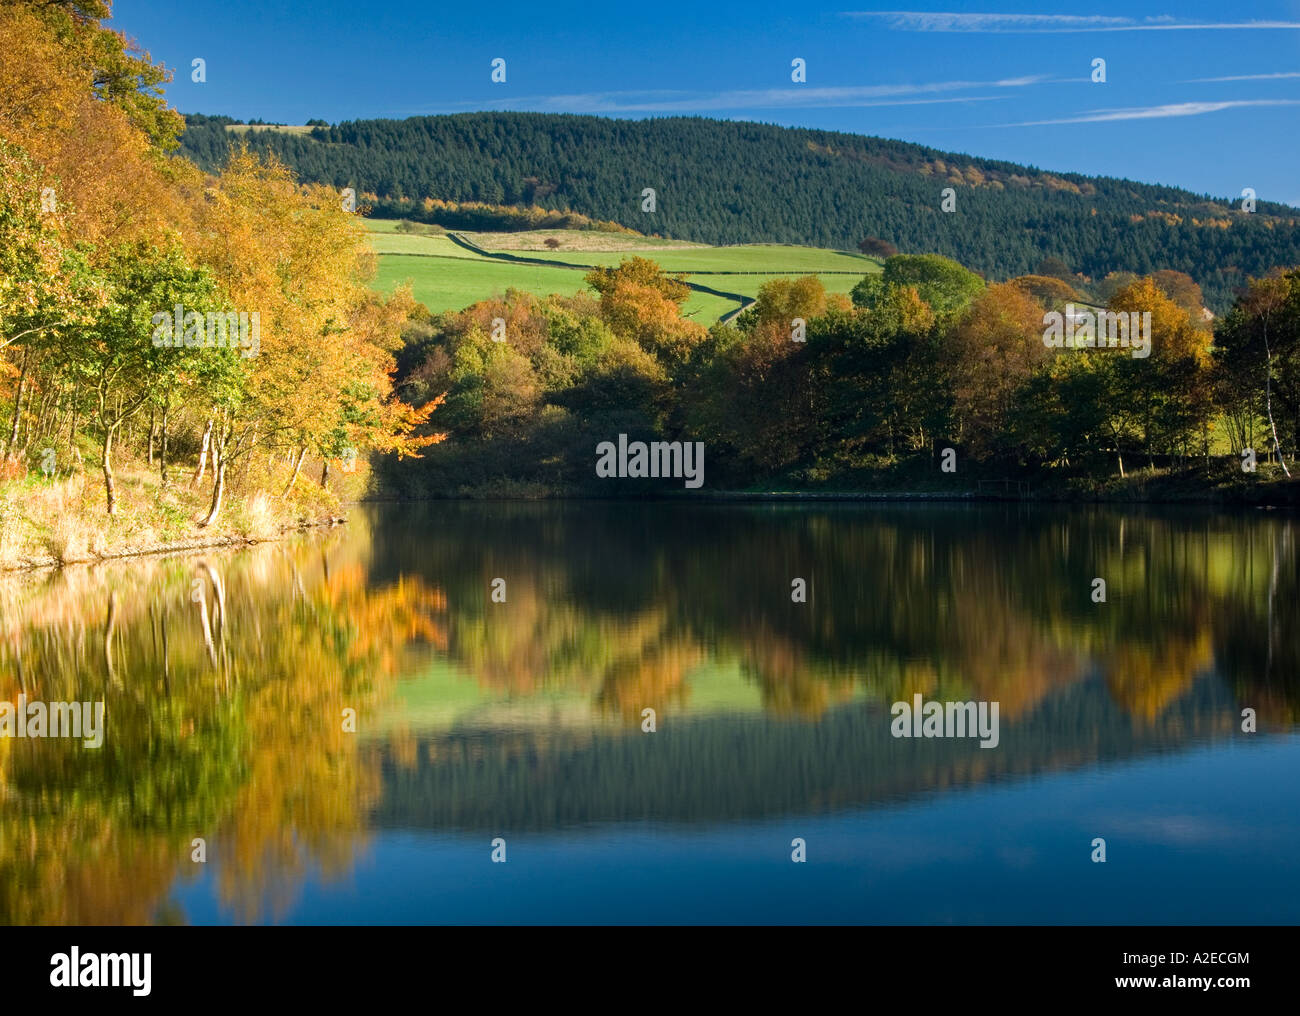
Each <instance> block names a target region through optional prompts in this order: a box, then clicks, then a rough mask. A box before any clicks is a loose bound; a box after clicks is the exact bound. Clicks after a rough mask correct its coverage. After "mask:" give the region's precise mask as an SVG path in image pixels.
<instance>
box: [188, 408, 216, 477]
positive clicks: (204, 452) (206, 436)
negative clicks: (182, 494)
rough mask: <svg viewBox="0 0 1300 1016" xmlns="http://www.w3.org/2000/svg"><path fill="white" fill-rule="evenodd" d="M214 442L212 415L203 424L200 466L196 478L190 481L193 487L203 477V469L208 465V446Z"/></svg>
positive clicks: (195, 473) (195, 472) (195, 474)
mask: <svg viewBox="0 0 1300 1016" xmlns="http://www.w3.org/2000/svg"><path fill="white" fill-rule="evenodd" d="M211 443H212V417H210V416H209V417H208V422H207V423H206V424H204V426H203V445H202V447H200V448H199V466H198V468H197V469H196V470H194V479H192V480H191V481H190V486H191V487H197V486H198V485H199V483H200V481H202V479H203V471H204V470H205V469H207V467H208V446H209V445H210V444H211Z"/></svg>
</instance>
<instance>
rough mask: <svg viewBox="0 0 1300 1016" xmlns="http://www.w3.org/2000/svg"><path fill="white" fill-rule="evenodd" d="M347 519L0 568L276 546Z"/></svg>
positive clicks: (13, 570)
mask: <svg viewBox="0 0 1300 1016" xmlns="http://www.w3.org/2000/svg"><path fill="white" fill-rule="evenodd" d="M346 522H347V517H346V516H333V517H331V518H328V519H320V520H318V521H315V522H303V523H300V524H298V525H296V526H286V527H284V528H283V529H281V530H280V532H279V533H278V534H276V535H275V536H268V537H255V536H239V535H237V534H234V533H227V534H225V535H223V536H213V537H210V538H201V539H190V540H171V541H168V542H165V543H152V544H147V545H145V546H143V547H124V548H119V549H117V550H112V551H105V552H104V553H102V554H83V555H78V556H76V557H69V558H64V559H62V560H60V559H59V558H56V557H55V556H54V555H52V554H50V555H45V556H43V557H27V558H21V559H19V562H18V563H16V564H13V563H11V564H5V565H0V575H11V574H17V573H31V572H37V571H43V570H46V569H53V570H58V571H61V570H62V569H64V568H69V567H74V566H82V565H96V564H103V563H105V562H109V561H127V560H130V559H132V558H142V557H166V556H168V555H172V554H176V555H182V554H187V553H190V552H193V551H200V550H216V549H224V548H229V547H253V546H256V545H258V544H261V543H276V542H278V541H280V540H283V539H284V538H285V537H288V536H292V535H294V534H295V533H305V532H308V531H310V530H313V529H332V528H334V527H335V526H341V525H344V524H346Z"/></svg>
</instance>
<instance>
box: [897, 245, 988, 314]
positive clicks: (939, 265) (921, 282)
mask: <svg viewBox="0 0 1300 1016" xmlns="http://www.w3.org/2000/svg"><path fill="white" fill-rule="evenodd" d="M882 281H883V282H884V285H885V288H886V289H891V288H897V287H905V286H912V287H913V288H915V289H916V291H917V294H918V295H919V296H920V297H921V299H922V300H924V301H925V302H926V303H928V304H929V305H930V306H931V308H933V309H934V310H935V311H937V312H943V311H950V310H960V309H961V308H963V307H965V306H966V305H967V304H968V303H970V302H971V300H973V299H974V298H975V296H976V295H977V294H978V293H980V292H982V291H983V289H984V280H983V279H981V278H980V277H979V276H978V275H976V274H975V273H974V272H972V271H971V270H970V269H968V268H964V267H962V266H961V265H959V264H958V263H957V262H956V261H953V260H951V259H949V258H945V257H940V256H939V255H938V254H896V255H894V256H893V257H892V258H890V259H889V260H888V261H886V262H885V273H884V278H883V280H882Z"/></svg>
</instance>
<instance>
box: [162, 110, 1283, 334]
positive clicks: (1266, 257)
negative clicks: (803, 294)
mask: <svg viewBox="0 0 1300 1016" xmlns="http://www.w3.org/2000/svg"><path fill="white" fill-rule="evenodd" d="M188 120H189V127H188V128H187V130H186V132H185V134H184V136H183V137H182V145H183V148H184V150H185V151H186V153H187V154H189V155H190V156H191V157H192V158H193V159H195V160H196V161H197V162H198V163H199V164H200V165H202V166H204V167H206V168H212V167H214V166H216V165H218V164H220V163H221V162H222V161H224V159H225V157H226V154H227V153H228V152H229V150H230V147H231V145H232V144H238V143H242V142H244V141H246V142H247V143H248V144H249V145H250V146H251V147H252V148H254V149H255V150H258V151H273V152H275V153H276V154H277V155H279V156H280V158H282V159H283V160H284V161H285V162H286V163H288V164H289V165H290V166H291V167H292V168H293V169H294V170H295V171H296V172H297V173H298V174H299V175H300V176H301V177H302V178H304V179H306V180H310V181H318V182H324V183H328V184H332V185H334V186H338V187H344V186H352V187H355V188H356V189H357V190H358V192H359V193H361V194H363V195H373V197H372V198H371V199H370V200H371V203H372V205H373V212H374V214H375V215H379V216H387V217H404V218H417V219H424V220H425V221H442V219H444V218H445V216H442V217H441V218H440V212H439V210H438V209H437V208H436V207H435V206H434V205H433V203H432V201H426V200H425V199H435V200H439V201H450V202H484V203H487V204H493V205H508V206H518V207H520V208H523V207H526V206H532V207H537V208H541V209H549V210H553V211H556V212H566V211H571V212H575V213H579V214H580V215H582V216H586V217H589V218H591V219H595V220H606V221H609V222H613V223H618V224H620V225H622V226H624V227H627V228H630V229H635V230H637V231H639V232H641V233H645V234H656V235H658V236H662V237H673V238H679V239H685V240H692V241H698V242H702V243H709V244H733V243H756V242H766V243H794V244H803V245H807V246H811V247H824V248H832V249H840V250H844V249H848V250H853V249H856V247H857V244H858V243H859V241H861V240H862V239H863V238H864V237H867V236H875V237H880V238H882V239H884V240H887V241H889V242H891V243H893V244H895V245H897V246H898V247H899V248H900V249H901V250H904V251H908V252H935V253H940V254H945V255H947V256H949V257H952V258H955V259H956V260H958V261H960V262H962V263H963V264H966V265H969V266H970V267H972V268H974V269H976V270H978V271H980V272H982V273H983V274H984V275H986V276H987V277H989V278H991V279H1003V278H1008V277H1011V276H1015V275H1022V274H1026V273H1029V272H1033V271H1035V270H1036V269H1038V267H1039V265H1040V263H1041V262H1042V261H1043V260H1044V259H1045V258H1049V257H1055V258H1059V259H1060V260H1061V261H1063V262H1064V263H1065V264H1066V265H1067V266H1068V267H1069V269H1070V270H1071V271H1072V272H1076V273H1082V274H1083V275H1084V276H1086V277H1088V278H1090V279H1094V280H1095V279H1100V278H1103V277H1104V276H1105V275H1107V274H1108V273H1110V272H1113V271H1132V272H1137V273H1148V272H1152V271H1156V270H1158V269H1162V268H1168V269H1175V270H1178V271H1183V272H1186V273H1187V274H1189V275H1191V276H1192V277H1193V278H1194V279H1195V280H1196V281H1197V282H1199V283H1200V284H1201V286H1202V288H1203V289H1204V290H1205V295H1206V298H1207V301H1208V303H1209V305H1210V306H1211V307H1212V308H1213V309H1214V310H1216V311H1219V312H1221V311H1222V310H1224V309H1226V307H1227V305H1228V304H1229V303H1230V302H1231V298H1232V295H1233V293H1234V292H1235V291H1236V290H1237V289H1238V288H1239V287H1241V286H1242V285H1243V284H1244V281H1245V278H1246V276H1248V275H1250V276H1260V275H1264V274H1266V273H1267V272H1268V271H1269V270H1270V269H1272V268H1274V267H1277V266H1280V265H1290V264H1295V263H1297V262H1300V213H1297V212H1296V211H1295V210H1294V209H1292V208H1290V207H1288V206H1285V205H1280V204H1275V203H1271V202H1267V201H1260V202H1259V203H1258V206H1257V209H1256V211H1255V212H1254V213H1247V212H1244V211H1242V210H1241V208H1240V200H1237V201H1236V202H1235V204H1234V203H1233V202H1232V201H1231V200H1230V199H1228V198H1223V199H1218V200H1214V199H1210V198H1207V197H1205V196H1201V195H1195V194H1192V193H1190V192H1188V191H1184V190H1180V189H1178V188H1173V187H1164V186H1158V185H1151V184H1140V183H1134V182H1131V181H1127V180H1117V179H1111V178H1103V177H1087V176H1082V175H1078V174H1072V173H1046V172H1042V171H1039V170H1036V169H1033V168H1029V167H1024V166H1019V165H1016V164H1014V163H1008V162H999V161H993V160H988V159H979V158H972V157H970V156H965V155H956V154H953V153H950V152H941V151H938V150H935V149H931V148H927V147H924V146H921V145H915V144H909V143H906V142H901V141H890V140H886V139H881V138H872V137H863V136H859V135H853V134H843V133H835V132H828V131H816V130H807V129H803V128H786V127H776V126H770V125H765V124H756V123H744V122H723V121H716V120H707V119H700V118H667V119H656V120H636V121H632V120H614V119H606V118H602V117H592V116H571V115H552V114H535V113H469V114H458V115H452V116H431V117H415V118H411V119H407V120H400V121H398V120H368V121H355V122H347V123H342V124H339V125H337V126H335V127H317V128H314V129H312V130H311V131H310V132H303V131H299V130H287V129H286V130H261V131H238V130H237V125H235V124H234V123H233V122H232V121H230V120H229V118H225V117H203V116H191V117H189V118H188ZM947 187H952V188H953V190H954V192H955V196H956V210H955V211H954V212H951V213H944V212H942V211H941V210H940V204H941V200H942V198H941V192H942V191H943V189H944V188H947ZM645 188H653V189H654V190H655V192H656V208H655V211H654V212H653V213H650V212H643V211H642V210H641V209H642V197H641V196H642V192H643V190H644V189H645ZM462 218H463V217H462ZM443 224H444V225H451V226H454V227H455V228H462V229H463V228H473V227H472V226H467V225H466V224H465V222H463V221H458V222H449V221H443Z"/></svg>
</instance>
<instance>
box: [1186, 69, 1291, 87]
mask: <svg viewBox="0 0 1300 1016" xmlns="http://www.w3.org/2000/svg"><path fill="white" fill-rule="evenodd" d="M1282 78H1300V71H1278V72H1277V73H1275V74H1232V75H1229V76H1228V77H1225V78H1187V79H1186V80H1184V81H1183V82H1181V83H1182V84H1185V85H1191V84H1200V83H1203V82H1210V81H1213V82H1219V81H1279V80H1281V79H1282Z"/></svg>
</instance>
